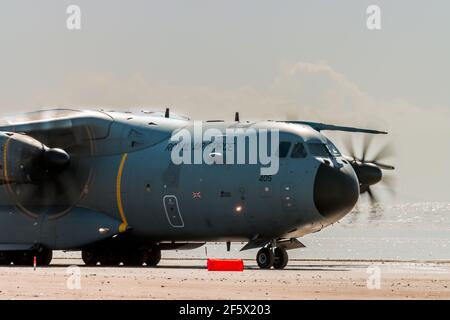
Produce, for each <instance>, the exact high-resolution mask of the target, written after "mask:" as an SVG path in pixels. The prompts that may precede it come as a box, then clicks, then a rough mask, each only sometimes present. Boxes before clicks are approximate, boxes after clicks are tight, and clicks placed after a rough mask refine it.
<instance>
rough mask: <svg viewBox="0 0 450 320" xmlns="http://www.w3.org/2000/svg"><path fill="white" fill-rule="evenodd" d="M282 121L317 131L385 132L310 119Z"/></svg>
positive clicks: (383, 132) (384, 132)
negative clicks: (311, 120)
mask: <svg viewBox="0 0 450 320" xmlns="http://www.w3.org/2000/svg"><path fill="white" fill-rule="evenodd" d="M283 122H286V123H294V124H302V125H305V126H309V127H311V128H313V129H314V130H317V131H322V130H329V131H346V132H360V133H372V134H387V132H386V131H378V130H372V129H364V128H355V127H345V126H336V125H334V124H326V123H320V122H310V121H283Z"/></svg>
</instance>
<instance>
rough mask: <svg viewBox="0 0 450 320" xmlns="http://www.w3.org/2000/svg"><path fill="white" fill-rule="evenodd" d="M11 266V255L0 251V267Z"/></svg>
mask: <svg viewBox="0 0 450 320" xmlns="http://www.w3.org/2000/svg"><path fill="white" fill-rule="evenodd" d="M10 264H11V254H10V253H9V252H8V251H0V266H7V265H10Z"/></svg>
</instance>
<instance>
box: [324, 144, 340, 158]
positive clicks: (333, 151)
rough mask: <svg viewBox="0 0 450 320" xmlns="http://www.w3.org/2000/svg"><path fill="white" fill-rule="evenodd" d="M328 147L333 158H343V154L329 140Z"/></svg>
mask: <svg viewBox="0 0 450 320" xmlns="http://www.w3.org/2000/svg"><path fill="white" fill-rule="evenodd" d="M326 147H327V149H328V151H329V152H330V153H331V155H332V156H333V157H335V158H337V157H340V156H342V154H341V152H340V151H339V150H338V148H336V146H335V145H334V144H333V142H331V141H330V140H328V142H327V144H326Z"/></svg>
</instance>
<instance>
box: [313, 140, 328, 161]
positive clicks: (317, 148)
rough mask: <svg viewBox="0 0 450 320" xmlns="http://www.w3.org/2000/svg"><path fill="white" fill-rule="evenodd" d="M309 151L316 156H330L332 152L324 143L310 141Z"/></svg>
mask: <svg viewBox="0 0 450 320" xmlns="http://www.w3.org/2000/svg"><path fill="white" fill-rule="evenodd" d="M308 148H309V151H310V152H311V153H312V154H313V155H314V156H316V157H321V158H329V157H330V156H331V153H330V152H329V151H328V148H327V147H326V145H324V144H323V143H308Z"/></svg>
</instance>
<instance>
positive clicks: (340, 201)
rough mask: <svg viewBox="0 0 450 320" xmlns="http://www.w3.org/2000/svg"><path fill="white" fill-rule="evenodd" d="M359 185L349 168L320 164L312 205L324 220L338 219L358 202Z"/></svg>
mask: <svg viewBox="0 0 450 320" xmlns="http://www.w3.org/2000/svg"><path fill="white" fill-rule="evenodd" d="M358 197H359V183H358V179H357V177H356V175H355V173H354V171H353V169H352V168H351V166H344V167H342V168H333V167H331V166H328V165H326V164H323V163H322V164H321V165H320V166H319V169H318V170H317V174H316V178H315V181H314V204H315V206H316V208H317V210H318V211H319V213H320V214H321V215H322V216H323V217H325V218H331V219H336V220H337V219H340V218H342V217H343V216H344V215H346V214H347V213H348V212H350V211H351V210H352V209H353V207H354V206H355V204H356V202H357V201H358Z"/></svg>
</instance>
